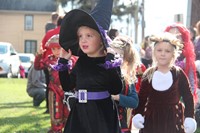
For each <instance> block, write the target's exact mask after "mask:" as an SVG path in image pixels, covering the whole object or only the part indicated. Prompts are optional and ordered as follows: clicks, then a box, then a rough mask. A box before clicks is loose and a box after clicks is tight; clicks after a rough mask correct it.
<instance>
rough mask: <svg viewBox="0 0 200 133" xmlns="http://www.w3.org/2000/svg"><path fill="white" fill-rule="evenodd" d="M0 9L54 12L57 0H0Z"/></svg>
mask: <svg viewBox="0 0 200 133" xmlns="http://www.w3.org/2000/svg"><path fill="white" fill-rule="evenodd" d="M0 3H1V4H0V10H16V11H41V12H54V11H56V10H57V6H56V2H55V0H0Z"/></svg>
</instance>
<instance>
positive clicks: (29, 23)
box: [24, 15, 33, 30]
mask: <svg viewBox="0 0 200 133" xmlns="http://www.w3.org/2000/svg"><path fill="white" fill-rule="evenodd" d="M24 26H25V27H24V28H25V30H33V15H25V22H24Z"/></svg>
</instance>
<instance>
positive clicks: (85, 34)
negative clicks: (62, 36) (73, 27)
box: [77, 26, 104, 57]
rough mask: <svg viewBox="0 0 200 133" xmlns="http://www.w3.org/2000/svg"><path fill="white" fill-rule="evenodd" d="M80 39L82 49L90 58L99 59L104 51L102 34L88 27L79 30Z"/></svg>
mask: <svg viewBox="0 0 200 133" xmlns="http://www.w3.org/2000/svg"><path fill="white" fill-rule="evenodd" d="M77 34H78V39H79V46H80V49H81V50H82V51H83V52H84V53H85V54H87V55H88V56H89V57H99V56H101V55H102V52H103V50H104V46H103V43H102V41H101V37H100V34H99V33H98V32H97V31H96V30H94V29H92V28H89V27H87V26H81V27H80V28H79V29H78V32H77Z"/></svg>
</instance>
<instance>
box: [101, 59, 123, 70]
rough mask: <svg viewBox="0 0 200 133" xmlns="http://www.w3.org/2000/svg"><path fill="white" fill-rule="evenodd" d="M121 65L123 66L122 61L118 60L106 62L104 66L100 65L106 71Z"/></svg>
mask: <svg viewBox="0 0 200 133" xmlns="http://www.w3.org/2000/svg"><path fill="white" fill-rule="evenodd" d="M121 64H122V59H121V58H118V59H114V60H111V61H106V62H105V63H104V64H99V65H100V66H102V67H103V68H105V69H111V68H116V67H120V66H121Z"/></svg>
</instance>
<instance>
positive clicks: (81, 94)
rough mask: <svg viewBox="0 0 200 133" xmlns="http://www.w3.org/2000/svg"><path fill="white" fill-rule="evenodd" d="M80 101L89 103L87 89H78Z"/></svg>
mask: <svg viewBox="0 0 200 133" xmlns="http://www.w3.org/2000/svg"><path fill="white" fill-rule="evenodd" d="M78 102H79V103H87V90H78Z"/></svg>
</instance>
